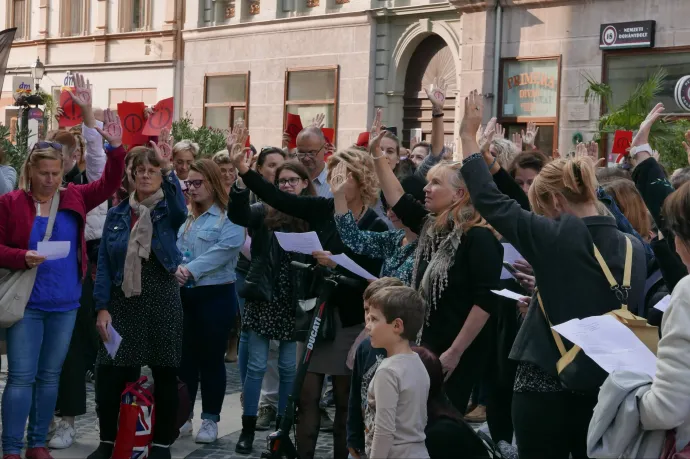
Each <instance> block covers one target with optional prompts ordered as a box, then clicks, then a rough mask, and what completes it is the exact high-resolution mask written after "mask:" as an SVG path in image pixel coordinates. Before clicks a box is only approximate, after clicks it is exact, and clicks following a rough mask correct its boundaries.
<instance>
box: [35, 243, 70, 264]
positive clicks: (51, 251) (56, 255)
mask: <svg viewBox="0 0 690 459" xmlns="http://www.w3.org/2000/svg"><path fill="white" fill-rule="evenodd" d="M71 245H72V244H71V243H70V241H45V242H44V241H40V242H39V243H38V247H36V251H37V252H38V254H39V255H42V256H44V257H46V259H48V260H59V259H61V258H66V257H67V255H69V250H70V248H71Z"/></svg>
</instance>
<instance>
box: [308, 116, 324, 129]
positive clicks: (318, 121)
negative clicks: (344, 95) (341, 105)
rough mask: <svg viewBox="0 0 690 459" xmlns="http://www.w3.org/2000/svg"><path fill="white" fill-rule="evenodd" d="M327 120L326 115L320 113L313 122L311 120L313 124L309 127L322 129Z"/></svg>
mask: <svg viewBox="0 0 690 459" xmlns="http://www.w3.org/2000/svg"><path fill="white" fill-rule="evenodd" d="M325 119H326V115H325V114H324V113H319V114H318V115H316V116H315V117H314V119H313V120H311V124H310V125H309V126H310V127H315V128H319V129H321V128H322V127H323V120H325Z"/></svg>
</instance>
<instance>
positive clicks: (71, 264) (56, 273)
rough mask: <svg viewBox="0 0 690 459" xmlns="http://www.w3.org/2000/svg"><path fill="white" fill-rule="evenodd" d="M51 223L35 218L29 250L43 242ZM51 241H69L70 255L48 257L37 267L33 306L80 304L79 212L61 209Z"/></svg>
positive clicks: (64, 307) (52, 307) (55, 307)
mask: <svg viewBox="0 0 690 459" xmlns="http://www.w3.org/2000/svg"><path fill="white" fill-rule="evenodd" d="M47 226H48V217H36V218H35V219H34V226H33V227H32V228H31V236H30V238H29V250H36V249H37V247H38V243H39V242H40V241H43V237H44V236H45V234H46V227H47ZM50 240H51V241H69V242H70V249H69V255H67V257H66V258H62V259H60V260H47V261H44V262H43V263H41V264H40V265H39V266H38V271H37V272H36V283H35V284H34V289H33V290H32V291H31V297H30V298H29V303H28V304H27V305H26V307H27V308H30V309H39V310H41V311H50V312H65V311H71V310H73V309H77V308H78V307H79V298H80V297H81V280H80V273H81V270H80V266H79V259H78V257H77V253H78V251H79V221H78V220H77V215H76V214H74V213H73V212H70V211H67V210H61V211H59V212H58V213H57V215H56V216H55V224H54V225H53V234H52V236H51V237H50Z"/></svg>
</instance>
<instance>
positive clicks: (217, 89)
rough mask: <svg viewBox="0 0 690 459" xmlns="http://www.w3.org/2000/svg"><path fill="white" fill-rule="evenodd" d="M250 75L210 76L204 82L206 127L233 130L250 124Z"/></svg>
mask: <svg viewBox="0 0 690 459" xmlns="http://www.w3.org/2000/svg"><path fill="white" fill-rule="evenodd" d="M248 105H249V73H232V74H209V75H206V78H205V80H204V126H208V127H214V128H217V129H231V128H232V126H234V125H235V123H236V122H237V121H240V120H243V121H244V124H245V126H248V124H249V117H248V110H247V107H248Z"/></svg>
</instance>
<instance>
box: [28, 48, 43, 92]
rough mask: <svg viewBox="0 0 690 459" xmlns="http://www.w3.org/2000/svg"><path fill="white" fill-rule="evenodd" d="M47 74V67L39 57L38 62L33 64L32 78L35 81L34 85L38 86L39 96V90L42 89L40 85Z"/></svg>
mask: <svg viewBox="0 0 690 459" xmlns="http://www.w3.org/2000/svg"><path fill="white" fill-rule="evenodd" d="M45 73H46V67H45V65H43V62H41V58H40V57H37V58H36V62H34V63H33V64H31V78H33V79H34V83H35V84H36V94H38V89H39V87H40V86H39V84H40V83H41V80H42V79H43V75H44V74H45Z"/></svg>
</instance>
